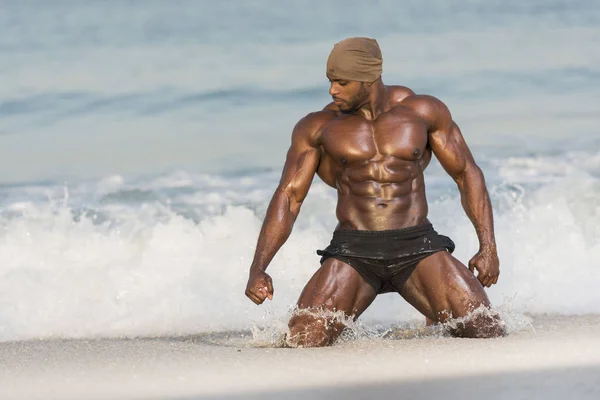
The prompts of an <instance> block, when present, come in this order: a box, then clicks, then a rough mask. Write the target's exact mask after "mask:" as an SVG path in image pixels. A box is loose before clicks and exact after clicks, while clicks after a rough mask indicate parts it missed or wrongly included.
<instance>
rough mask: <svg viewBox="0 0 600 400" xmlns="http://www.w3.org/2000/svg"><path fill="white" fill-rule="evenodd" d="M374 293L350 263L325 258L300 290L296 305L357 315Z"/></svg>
mask: <svg viewBox="0 0 600 400" xmlns="http://www.w3.org/2000/svg"><path fill="white" fill-rule="evenodd" d="M376 296H377V293H376V292H375V290H374V289H373V287H372V286H371V285H369V284H368V283H367V282H366V280H365V279H364V278H363V277H362V276H361V275H360V274H359V273H358V272H357V271H356V270H355V269H354V268H353V267H352V266H350V265H348V264H346V263H345V262H342V261H340V260H338V259H335V258H329V259H327V260H326V261H325V262H324V263H323V265H322V266H321V268H319V269H318V270H317V272H315V274H314V275H313V276H312V278H311V279H310V280H309V281H308V283H307V284H306V286H305V287H304V290H302V293H301V294H300V298H299V299H298V308H299V309H322V310H328V311H343V312H344V313H345V314H346V316H348V317H353V318H358V316H359V315H360V314H362V313H363V312H364V311H365V310H366V309H367V307H368V306H369V305H370V304H371V303H372V302H373V300H374V299H375V297H376Z"/></svg>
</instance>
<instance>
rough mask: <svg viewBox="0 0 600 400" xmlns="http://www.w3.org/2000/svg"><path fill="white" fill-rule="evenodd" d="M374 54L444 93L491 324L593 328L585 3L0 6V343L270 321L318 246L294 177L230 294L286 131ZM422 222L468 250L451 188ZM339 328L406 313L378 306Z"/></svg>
mask: <svg viewBox="0 0 600 400" xmlns="http://www.w3.org/2000/svg"><path fill="white" fill-rule="evenodd" d="M348 36H369V37H374V38H376V39H377V40H378V42H379V44H380V46H381V48H382V51H383V57H384V66H383V68H384V72H383V79H384V82H385V83H388V84H400V85H406V86H408V87H410V88H412V89H413V90H415V91H416V92H418V93H426V94H431V95H434V96H436V97H438V98H440V99H441V100H442V101H444V102H445V103H446V104H447V105H448V106H449V108H450V110H451V111H452V113H453V116H454V119H455V121H456V122H457V123H458V124H459V126H460V127H461V129H462V131H463V134H464V136H465V138H466V140H467V143H468V144H469V145H470V147H471V149H472V151H473V152H474V155H475V158H476V161H477V162H478V163H479V165H480V166H481V167H482V169H483V171H484V173H485V176H486V180H487V184H488V188H489V190H490V193H491V197H492V201H493V204H494V210H495V223H496V236H497V241H498V247H499V255H500V261H501V275H500V280H499V282H498V284H497V285H495V286H493V287H492V288H490V289H489V290H488V293H489V296H490V298H491V299H492V302H493V303H494V305H495V306H496V307H498V308H500V309H502V310H504V312H505V314H506V315H509V316H514V317H515V318H516V319H519V318H520V316H524V315H532V314H555V315H562V316H564V315H581V314H600V291H598V290H597V288H598V286H599V285H600V270H599V269H600V72H599V69H598V65H600V51H599V49H600V2H598V1H596V0H570V1H565V0H519V1H516V0H468V1H464V0H462V1H458V0H429V1H426V0H420V1H417V0H405V1H402V2H397V1H392V0H379V1H375V0H373V1H370V2H364V1H355V0H346V1H341V0H331V1H313V0H307V1H298V0H294V1H288V2H281V1H274V0H254V1H233V0H221V1H207V0H206V1H205V0H198V1H192V0H187V1H180V0H177V1H175V0H173V1H159V0H144V1H141V0H130V1H118V0H111V1H58V0H21V1H10V0H3V1H0V52H1V57H0V77H1V81H0V82H1V83H0V182H1V183H0V340H1V341H13V340H24V339H30V338H40V337H41V338H47V337H69V338H71V337H77V338H81V337H85V338H92V337H115V336H153V335H186V334H195V333H202V332H209V331H214V330H217V331H219V330H237V329H241V330H245V329H250V327H252V326H253V325H261V324H268V323H270V322H269V321H271V320H283V318H284V317H285V315H286V313H287V312H288V310H289V308H290V307H292V306H293V305H294V303H295V301H296V299H297V297H298V295H299V294H300V291H301V289H302V287H303V286H304V284H305V283H306V281H307V280H308V278H309V277H310V276H311V275H312V274H313V273H314V271H316V269H317V268H318V266H319V264H318V261H319V257H318V256H317V255H316V254H315V250H316V249H318V248H323V247H324V246H326V245H327V243H328V242H329V240H330V238H331V232H332V230H333V227H334V226H335V224H336V221H335V213H334V207H335V191H334V190H333V189H331V188H329V187H327V186H325V185H324V184H323V183H321V182H320V181H319V180H318V178H316V179H315V181H314V183H313V187H312V189H311V192H310V194H309V196H308V198H307V200H306V202H305V204H304V205H303V208H302V211H301V213H300V217H299V218H298V221H297V223H296V226H295V229H294V232H293V233H292V236H291V237H290V239H289V240H288V242H287V243H286V244H285V245H284V247H283V248H282V249H281V251H280V252H279V253H278V255H277V256H276V257H275V259H274V260H273V262H272V263H271V266H270V268H269V270H268V272H269V273H270V274H271V275H272V276H273V279H274V284H275V297H274V299H273V301H272V302H267V304H265V305H263V306H261V307H256V306H255V305H254V304H253V303H251V302H250V300H248V299H247V298H246V297H245V296H244V289H245V284H246V279H247V273H248V267H249V265H250V262H251V260H252V256H253V252H254V246H255V244H256V239H257V236H258V231H259V229H260V225H261V223H262V218H263V217H264V213H265V209H266V206H267V204H268V201H269V200H270V197H271V195H272V193H273V190H274V189H275V187H276V185H277V182H278V179H279V176H280V171H281V167H282V165H283V162H284V158H285V153H286V151H287V148H288V145H289V142H290V133H291V129H292V127H293V125H294V124H295V123H296V122H297V120H298V119H300V118H301V117H302V116H304V115H305V114H307V113H308V112H311V111H315V110H319V109H321V108H322V107H323V106H324V105H325V104H327V103H328V102H329V101H330V98H329V95H328V82H327V79H326V77H325V61H326V58H327V55H328V53H329V51H330V49H331V48H332V46H333V44H334V43H336V42H337V41H339V40H341V39H343V38H345V37H348ZM426 183H427V185H428V186H427V195H428V199H429V201H430V219H431V221H432V222H433V224H434V226H435V227H436V230H438V231H439V232H440V233H443V234H447V235H449V236H451V237H452V238H453V239H454V241H455V242H456V243H457V250H456V252H455V255H456V256H457V257H458V258H459V259H460V260H461V261H462V262H463V263H465V264H466V263H467V262H468V260H469V259H470V257H471V256H473V255H474V254H475V252H476V251H477V249H478V243H477V238H476V236H475V232H474V229H473V227H472V225H471V223H470V222H469V220H468V219H467V217H466V216H465V214H464V212H463V210H462V208H461V205H460V201H459V197H458V191H457V189H456V185H455V184H454V182H453V181H452V180H451V179H450V177H448V176H447V175H446V174H445V173H444V172H443V170H442V169H441V168H440V166H439V164H437V162H436V161H435V160H434V161H433V162H432V164H431V166H430V167H429V168H428V170H427V171H426ZM361 320H362V321H363V322H362V323H363V324H366V325H369V324H388V325H393V324H403V323H410V321H417V320H422V317H420V316H419V314H418V313H417V312H416V311H415V310H413V309H412V308H411V307H410V306H409V305H408V304H406V303H405V302H404V300H402V299H401V298H400V296H396V295H390V294H388V295H384V296H380V297H379V298H378V299H377V300H376V301H375V303H374V304H373V305H372V307H371V308H370V309H369V310H368V311H367V312H366V313H365V314H364V316H363V317H361Z"/></svg>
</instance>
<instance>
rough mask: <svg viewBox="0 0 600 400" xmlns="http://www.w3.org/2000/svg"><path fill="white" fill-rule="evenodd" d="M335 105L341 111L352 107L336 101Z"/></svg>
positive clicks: (349, 110) (348, 110) (349, 109)
mask: <svg viewBox="0 0 600 400" xmlns="http://www.w3.org/2000/svg"><path fill="white" fill-rule="evenodd" d="M335 105H336V106H337V107H338V108H339V109H340V111H341V112H345V113H347V112H351V111H352V107H350V106H348V104H346V103H336V104H335Z"/></svg>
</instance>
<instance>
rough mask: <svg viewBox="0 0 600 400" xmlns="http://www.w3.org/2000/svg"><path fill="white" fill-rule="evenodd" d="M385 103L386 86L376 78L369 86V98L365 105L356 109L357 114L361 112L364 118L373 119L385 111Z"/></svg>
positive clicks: (386, 103)
mask: <svg viewBox="0 0 600 400" xmlns="http://www.w3.org/2000/svg"><path fill="white" fill-rule="evenodd" d="M387 105H388V95H387V88H386V86H385V85H384V84H383V82H382V81H381V80H378V81H377V82H375V83H373V85H372V86H371V88H370V93H369V98H368V100H367V102H366V103H365V105H363V106H362V107H360V108H359V109H358V110H357V114H362V116H363V117H364V118H365V119H368V120H375V119H377V117H378V116H379V115H380V114H381V113H383V112H385V111H387Z"/></svg>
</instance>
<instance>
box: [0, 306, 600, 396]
mask: <svg viewBox="0 0 600 400" xmlns="http://www.w3.org/2000/svg"><path fill="white" fill-rule="evenodd" d="M0 398H1V399H181V400H183V399H185V400H188V399H189V400H192V399H234V398H247V399H373V398H402V399H429V398H432V399H433V398H435V399H442V398H443V399H471V398H473V399H475V398H485V399H565V398H569V399H599V398H600V316H598V315H585V316H571V317H565V316H556V315H545V316H535V317H533V318H532V324H531V327H530V328H529V329H524V330H522V331H519V332H516V333H512V334H510V335H509V336H507V337H504V338H498V339H488V340H483V339H456V338H448V337H414V338H408V339H407V338H404V339H366V338H365V339H358V340H353V341H347V342H343V343H338V344H336V345H335V346H333V347H329V348H320V349H286V348H261V347H256V346H253V345H252V343H251V340H249V339H247V338H242V337H241V336H240V335H239V334H238V333H215V334H210V335H209V334H202V335H197V336H190V337H182V338H142V339H98V340H54V339H53V340H37V341H23V342H6V343H0Z"/></svg>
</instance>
